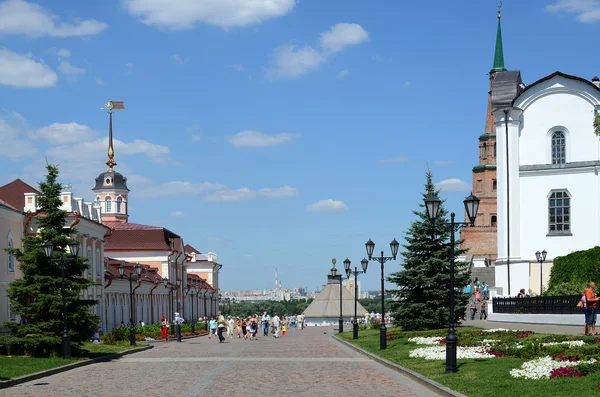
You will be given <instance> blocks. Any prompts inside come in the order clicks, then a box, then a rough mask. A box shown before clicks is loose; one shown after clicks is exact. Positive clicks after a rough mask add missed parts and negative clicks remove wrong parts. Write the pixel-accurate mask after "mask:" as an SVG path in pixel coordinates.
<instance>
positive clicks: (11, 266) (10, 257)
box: [6, 235, 15, 272]
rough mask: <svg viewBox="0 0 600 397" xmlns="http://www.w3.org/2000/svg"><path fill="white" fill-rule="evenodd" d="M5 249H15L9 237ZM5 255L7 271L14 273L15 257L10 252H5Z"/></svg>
mask: <svg viewBox="0 0 600 397" xmlns="http://www.w3.org/2000/svg"><path fill="white" fill-rule="evenodd" d="M7 247H8V248H15V242H14V241H13V238H12V236H10V235H9V236H8V243H7ZM6 255H7V262H8V271H9V272H14V271H15V255H14V254H13V253H12V252H7V253H6Z"/></svg>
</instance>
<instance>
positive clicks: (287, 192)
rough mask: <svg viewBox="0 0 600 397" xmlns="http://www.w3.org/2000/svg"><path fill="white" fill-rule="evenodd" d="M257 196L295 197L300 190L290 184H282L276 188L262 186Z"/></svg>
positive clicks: (274, 197)
mask: <svg viewBox="0 0 600 397" xmlns="http://www.w3.org/2000/svg"><path fill="white" fill-rule="evenodd" d="M258 194H259V196H261V197H265V198H273V199H277V198H286V197H297V196H299V195H300V190H298V189H296V188H295V187H291V186H283V187H278V188H263V189H260V190H259V191H258Z"/></svg>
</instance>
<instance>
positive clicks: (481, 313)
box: [479, 297, 488, 320]
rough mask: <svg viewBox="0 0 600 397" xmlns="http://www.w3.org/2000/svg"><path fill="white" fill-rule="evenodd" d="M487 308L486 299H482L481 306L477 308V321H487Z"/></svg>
mask: <svg viewBox="0 0 600 397" xmlns="http://www.w3.org/2000/svg"><path fill="white" fill-rule="evenodd" d="M487 306H488V298H485V297H484V298H483V299H482V300H481V306H480V308H479V319H480V320H487Z"/></svg>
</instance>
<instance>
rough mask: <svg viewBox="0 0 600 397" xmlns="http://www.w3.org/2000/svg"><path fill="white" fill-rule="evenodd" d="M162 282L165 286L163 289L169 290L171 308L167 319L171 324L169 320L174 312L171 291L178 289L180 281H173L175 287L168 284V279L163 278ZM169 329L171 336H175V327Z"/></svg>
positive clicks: (171, 321)
mask: <svg viewBox="0 0 600 397" xmlns="http://www.w3.org/2000/svg"><path fill="white" fill-rule="evenodd" d="M163 282H164V284H165V288H169V302H170V303H169V306H170V308H171V312H170V314H169V316H170V317H169V323H173V320H171V318H173V317H174V316H173V314H174V311H173V295H174V294H173V291H174V290H175V288H179V283H180V282H181V281H179V279H177V280H175V285H173V284H172V283H171V284H169V279H168V278H164V279H163ZM170 328H171V335H175V327H170Z"/></svg>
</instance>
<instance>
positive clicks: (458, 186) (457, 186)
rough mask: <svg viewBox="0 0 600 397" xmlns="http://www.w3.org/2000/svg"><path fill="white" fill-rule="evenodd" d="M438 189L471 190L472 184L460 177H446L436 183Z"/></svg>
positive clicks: (449, 190) (450, 190)
mask: <svg viewBox="0 0 600 397" xmlns="http://www.w3.org/2000/svg"><path fill="white" fill-rule="evenodd" d="M435 187H436V188H437V189H441V190H445V191H447V192H470V191H471V184H469V183H467V182H465V181H463V180H462V179H458V178H450V179H444V180H443V181H439V182H438V183H436V184H435Z"/></svg>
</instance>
